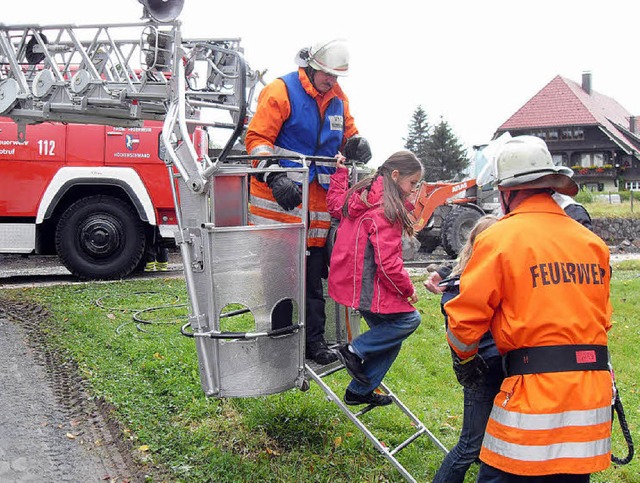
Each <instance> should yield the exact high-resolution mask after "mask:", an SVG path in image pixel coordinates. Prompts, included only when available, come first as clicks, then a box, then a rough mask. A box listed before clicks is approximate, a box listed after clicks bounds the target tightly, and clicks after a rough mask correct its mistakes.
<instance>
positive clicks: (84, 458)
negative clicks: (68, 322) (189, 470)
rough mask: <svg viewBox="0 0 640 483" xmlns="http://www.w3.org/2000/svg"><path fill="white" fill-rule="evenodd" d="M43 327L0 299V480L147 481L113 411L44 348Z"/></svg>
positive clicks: (31, 314) (26, 310)
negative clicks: (111, 416) (124, 442)
mask: <svg viewBox="0 0 640 483" xmlns="http://www.w3.org/2000/svg"><path fill="white" fill-rule="evenodd" d="M42 320H46V313H43V311H42V309H39V308H34V307H21V306H16V305H15V304H13V305H12V306H7V304H6V303H3V301H2V299H1V298H0V367H2V371H1V372H0V387H1V388H2V389H0V481H2V482H3V483H4V482H27V481H29V482H34V481H35V482H45V481H51V482H78V483H80V482H83V483H84V482H92V481H95V482H98V481H110V482H127V481H131V482H132V481H143V477H142V476H141V475H140V471H139V470H138V469H137V468H136V466H135V465H134V464H133V463H132V461H131V458H130V452H129V451H127V448H126V447H124V445H122V443H121V442H120V441H119V440H118V438H117V436H115V435H118V434H119V432H118V431H117V428H116V427H114V426H113V424H112V423H110V421H109V419H108V416H107V414H108V411H107V410H106V408H104V407H101V406H100V405H99V401H94V400H92V399H91V398H89V397H87V395H86V394H85V393H84V391H83V389H82V381H81V380H80V378H79V377H78V376H77V374H76V373H75V370H74V368H73V367H70V366H69V365H68V364H67V363H65V362H64V361H61V360H60V359H59V358H58V357H57V356H56V354H54V353H52V352H51V351H49V350H48V349H47V348H46V346H45V345H44V344H41V342H42V340H41V339H42V337H44V335H43V334H42V333H41V332H40V330H39V325H38V324H39V322H38V321H42Z"/></svg>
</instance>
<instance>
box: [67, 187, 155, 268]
mask: <svg viewBox="0 0 640 483" xmlns="http://www.w3.org/2000/svg"><path fill="white" fill-rule="evenodd" d="M145 245H146V236H145V231H144V225H143V223H142V221H141V220H140V218H139V217H138V215H137V213H136V212H135V211H134V209H133V208H132V207H131V205H129V204H128V203H125V202H124V201H122V200H121V199H119V198H114V197H113V196H106V195H97V196H89V197H87V198H82V199H80V200H78V201H76V202H75V203H73V204H72V205H71V206H69V208H67V209H66V211H65V212H64V213H63V214H62V216H61V217H60V221H59V222H58V226H57V229H56V251H57V252H58V256H59V257H60V260H61V261H62V263H63V264H64V266H65V267H67V269H69V271H70V272H71V273H73V274H74V275H76V276H78V277H80V278H90V279H114V278H115V279H117V278H123V277H126V276H127V275H129V274H130V273H131V272H132V271H133V270H134V269H135V267H136V266H137V265H138V263H139V262H140V260H141V259H142V257H143V255H144V249H145Z"/></svg>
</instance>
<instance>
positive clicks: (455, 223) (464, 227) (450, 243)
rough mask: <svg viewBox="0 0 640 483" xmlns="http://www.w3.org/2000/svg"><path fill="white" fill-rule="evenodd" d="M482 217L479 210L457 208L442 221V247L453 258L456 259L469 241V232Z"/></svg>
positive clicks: (463, 207)
mask: <svg viewBox="0 0 640 483" xmlns="http://www.w3.org/2000/svg"><path fill="white" fill-rule="evenodd" d="M481 216H482V213H481V212H480V211H479V210H476V209H474V208H469V207H467V206H456V207H454V208H453V209H452V210H451V211H450V212H449V214H448V215H447V216H446V217H445V219H444V220H443V221H442V229H441V230H442V234H441V240H442V247H443V248H444V250H445V251H446V252H447V254H448V255H449V256H450V257H451V258H456V257H457V256H458V254H459V253H460V250H462V247H463V246H464V244H465V243H466V241H467V237H468V236H469V232H470V231H471V229H472V228H473V227H474V225H475V224H476V223H477V221H478V220H479V219H480V217H481Z"/></svg>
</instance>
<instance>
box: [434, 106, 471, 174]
mask: <svg viewBox="0 0 640 483" xmlns="http://www.w3.org/2000/svg"><path fill="white" fill-rule="evenodd" d="M426 148H427V149H426V156H425V158H424V159H425V160H426V163H425V165H426V170H427V172H426V173H425V179H426V180H427V181H446V180H451V179H454V178H457V177H460V176H461V175H463V174H464V170H465V169H466V168H467V167H468V166H469V159H468V157H467V150H466V149H465V147H464V146H463V144H462V143H461V142H460V141H459V140H458V138H457V137H456V135H455V134H454V133H453V131H452V130H451V126H449V123H448V122H447V121H445V120H444V119H443V118H442V117H440V122H439V123H438V124H436V125H435V126H434V127H433V130H432V132H431V134H430V136H429V139H428V141H427V146H426Z"/></svg>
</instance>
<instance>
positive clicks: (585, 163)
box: [580, 153, 608, 168]
mask: <svg viewBox="0 0 640 483" xmlns="http://www.w3.org/2000/svg"><path fill="white" fill-rule="evenodd" d="M605 159H608V156H606V155H605V153H582V154H580V166H582V167H583V168H589V167H591V166H596V167H598V166H604V164H605Z"/></svg>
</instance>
